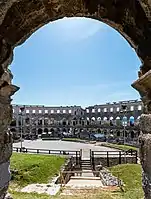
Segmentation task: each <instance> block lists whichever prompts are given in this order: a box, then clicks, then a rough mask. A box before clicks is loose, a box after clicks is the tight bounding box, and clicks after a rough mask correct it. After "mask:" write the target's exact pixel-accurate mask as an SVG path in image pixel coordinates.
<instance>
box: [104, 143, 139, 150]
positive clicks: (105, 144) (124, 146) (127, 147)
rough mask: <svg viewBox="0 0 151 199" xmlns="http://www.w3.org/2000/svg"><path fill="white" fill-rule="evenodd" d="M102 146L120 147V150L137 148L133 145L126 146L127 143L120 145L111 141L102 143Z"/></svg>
mask: <svg viewBox="0 0 151 199" xmlns="http://www.w3.org/2000/svg"><path fill="white" fill-rule="evenodd" d="M101 145H102V146H106V147H111V148H115V149H120V150H129V149H132V150H138V148H136V147H134V146H128V145H121V144H112V143H102V144H101Z"/></svg>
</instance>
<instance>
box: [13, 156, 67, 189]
mask: <svg viewBox="0 0 151 199" xmlns="http://www.w3.org/2000/svg"><path fill="white" fill-rule="evenodd" d="M64 163H65V158H63V157H59V156H50V155H33V154H20V153H13V155H12V157H11V170H17V174H15V175H13V176H12V177H13V178H12V181H11V184H13V183H15V184H17V185H18V186H25V185H27V184H32V183H48V182H49V181H50V180H51V179H52V177H54V176H56V175H58V173H59V170H60V167H61V165H63V164H64Z"/></svg>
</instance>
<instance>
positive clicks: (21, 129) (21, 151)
mask: <svg viewBox="0 0 151 199" xmlns="http://www.w3.org/2000/svg"><path fill="white" fill-rule="evenodd" d="M20 137H21V152H22V147H23V146H22V145H23V143H22V138H23V118H22V112H21V135H20Z"/></svg>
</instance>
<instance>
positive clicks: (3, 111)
mask: <svg viewBox="0 0 151 199" xmlns="http://www.w3.org/2000/svg"><path fill="white" fill-rule="evenodd" d="M15 90H16V89H15V87H14V86H12V85H7V86H5V87H3V88H1V89H0V199H3V198H4V197H5V194H6V191H7V188H8V185H9V180H10V170H9V159H10V156H11V154H12V135H11V133H10V132H8V125H9V124H10V122H11V120H12V106H11V105H10V103H11V99H10V95H11V94H12V93H13V92H15Z"/></svg>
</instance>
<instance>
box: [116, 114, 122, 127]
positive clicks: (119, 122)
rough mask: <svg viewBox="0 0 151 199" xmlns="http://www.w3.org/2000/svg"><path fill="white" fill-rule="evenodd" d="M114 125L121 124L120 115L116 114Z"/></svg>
mask: <svg viewBox="0 0 151 199" xmlns="http://www.w3.org/2000/svg"><path fill="white" fill-rule="evenodd" d="M115 120H116V125H117V126H120V125H121V119H120V117H119V116H118V117H116V119H115Z"/></svg>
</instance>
